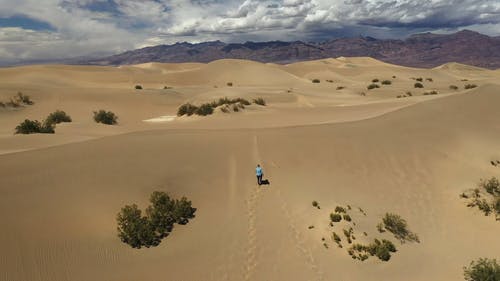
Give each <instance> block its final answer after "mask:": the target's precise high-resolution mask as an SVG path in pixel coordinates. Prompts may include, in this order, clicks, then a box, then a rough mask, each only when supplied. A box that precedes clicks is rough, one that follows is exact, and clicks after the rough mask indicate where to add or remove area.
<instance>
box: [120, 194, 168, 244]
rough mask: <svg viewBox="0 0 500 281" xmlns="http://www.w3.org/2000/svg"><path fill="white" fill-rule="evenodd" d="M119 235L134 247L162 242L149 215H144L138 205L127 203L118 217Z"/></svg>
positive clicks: (123, 240)
mask: <svg viewBox="0 0 500 281" xmlns="http://www.w3.org/2000/svg"><path fill="white" fill-rule="evenodd" d="M116 221H117V223H118V227H117V230H118V237H119V238H120V240H121V241H122V242H124V243H127V244H129V245H130V246H131V247H132V248H138V249H140V248H141V247H143V246H144V247H150V246H156V245H158V244H159V243H160V241H159V239H158V237H157V236H156V235H155V227H154V226H153V225H152V223H151V222H150V221H149V220H148V218H147V217H145V216H142V212H141V210H139V209H138V208H137V205H135V204H133V205H126V206H125V207H123V208H122V209H121V211H120V213H118V215H117V217H116Z"/></svg>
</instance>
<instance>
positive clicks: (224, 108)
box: [220, 106, 230, 113]
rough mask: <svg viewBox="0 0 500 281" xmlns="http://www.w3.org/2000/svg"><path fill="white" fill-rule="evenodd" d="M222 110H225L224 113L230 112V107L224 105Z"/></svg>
mask: <svg viewBox="0 0 500 281" xmlns="http://www.w3.org/2000/svg"><path fill="white" fill-rule="evenodd" d="M220 111H222V112H224V113H229V111H230V110H229V107H228V106H223V107H221V108H220Z"/></svg>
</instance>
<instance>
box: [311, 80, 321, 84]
mask: <svg viewBox="0 0 500 281" xmlns="http://www.w3.org/2000/svg"><path fill="white" fill-rule="evenodd" d="M312 82H313V83H319V82H321V81H320V80H319V79H313V80H312Z"/></svg>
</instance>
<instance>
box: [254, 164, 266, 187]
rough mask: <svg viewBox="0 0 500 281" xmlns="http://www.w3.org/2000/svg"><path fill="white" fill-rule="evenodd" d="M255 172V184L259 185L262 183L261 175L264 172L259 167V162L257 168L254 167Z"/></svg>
mask: <svg viewBox="0 0 500 281" xmlns="http://www.w3.org/2000/svg"><path fill="white" fill-rule="evenodd" d="M255 174H256V175H257V184H258V185H261V184H262V176H263V175H264V173H263V172H262V168H261V167H260V164H257V168H255Z"/></svg>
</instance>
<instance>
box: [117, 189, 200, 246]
mask: <svg viewBox="0 0 500 281" xmlns="http://www.w3.org/2000/svg"><path fill="white" fill-rule="evenodd" d="M149 201H150V203H151V205H149V206H148V207H147V208H146V216H143V215H142V212H141V210H140V209H139V208H138V207H137V205H135V204H133V205H126V206H125V207H123V208H122V209H121V211H120V212H119V213H118V215H117V217H116V221H117V223H118V227H117V230H118V237H119V238H120V240H121V241H122V242H124V243H127V244H129V245H130V246H131V247H133V248H141V247H143V246H144V247H151V246H157V245H159V244H160V242H161V239H162V238H163V237H165V236H167V235H168V234H169V233H170V232H171V231H172V229H173V226H174V223H179V224H186V223H188V221H189V219H191V218H193V217H194V213H195V212H196V208H193V207H192V206H191V201H188V200H187V199H186V198H185V197H182V198H181V200H173V199H171V198H170V197H169V196H168V195H167V194H166V193H165V192H159V191H155V192H153V193H152V194H151V196H150V198H149Z"/></svg>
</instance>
